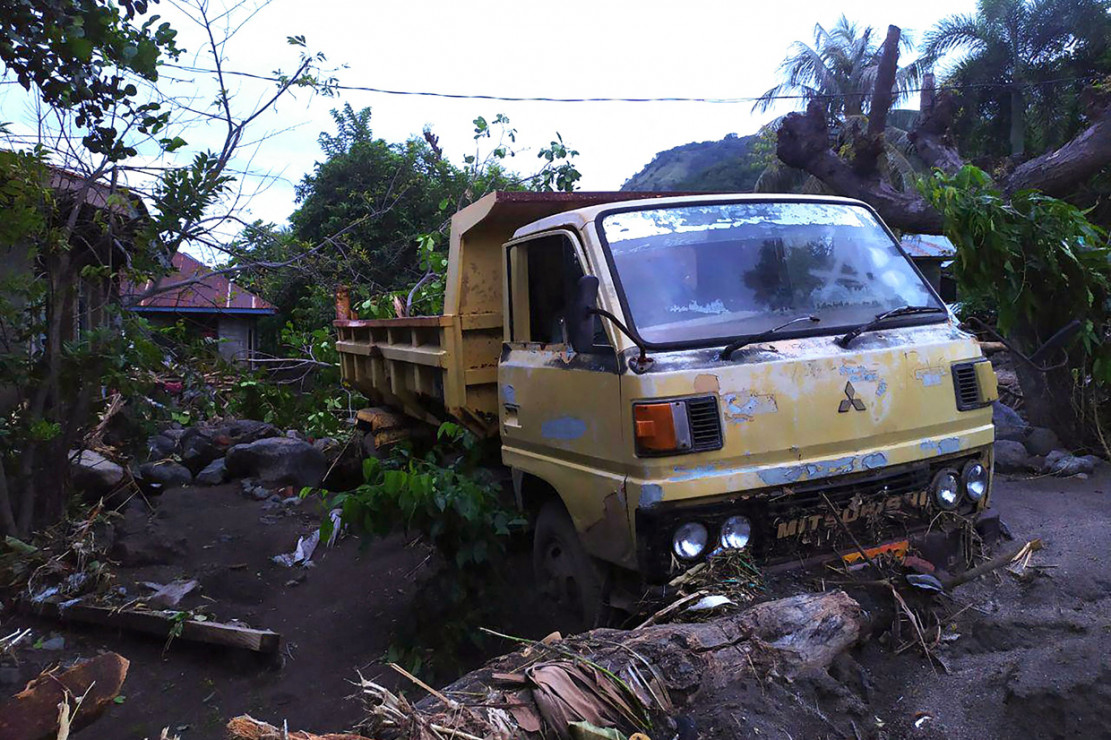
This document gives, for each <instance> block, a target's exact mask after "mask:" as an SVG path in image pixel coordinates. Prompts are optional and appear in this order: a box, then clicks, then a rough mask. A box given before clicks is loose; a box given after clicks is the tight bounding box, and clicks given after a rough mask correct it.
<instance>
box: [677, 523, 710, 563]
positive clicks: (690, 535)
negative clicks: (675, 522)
mask: <svg viewBox="0 0 1111 740" xmlns="http://www.w3.org/2000/svg"><path fill="white" fill-rule="evenodd" d="M707 539H709V535H708V534H707V532H706V527H704V526H703V525H701V524H699V523H698V522H687V523H686V524H684V525H683V526H681V527H679V529H677V530H675V537H674V538H673V539H672V541H671V549H672V550H674V551H675V554H676V555H678V556H679V557H680V558H682V559H683V560H694V559H695V558H697V557H698V556H699V555H701V554H702V551H703V550H705V549H706V540H707Z"/></svg>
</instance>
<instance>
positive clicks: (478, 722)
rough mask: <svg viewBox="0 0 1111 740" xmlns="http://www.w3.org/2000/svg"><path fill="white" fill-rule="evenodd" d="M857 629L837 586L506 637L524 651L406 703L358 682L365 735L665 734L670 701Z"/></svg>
mask: <svg viewBox="0 0 1111 740" xmlns="http://www.w3.org/2000/svg"><path fill="white" fill-rule="evenodd" d="M700 598H701V597H700ZM864 626H865V615H864V611H863V609H861V607H860V605H859V604H858V603H857V602H856V601H854V600H853V599H851V598H849V597H848V596H847V595H846V594H845V593H843V592H840V591H834V592H828V593H822V594H804V595H800V596H794V597H791V598H787V599H780V600H777V601H768V602H764V603H761V604H757V605H755V606H752V607H749V608H748V609H746V610H744V611H741V612H736V613H731V614H726V615H724V616H720V617H718V618H716V619H713V620H711V621H707V622H696V623H690V624H658V625H652V626H649V627H645V628H638V629H636V630H633V631H629V632H622V631H617V630H596V631H594V632H588V633H586V634H583V635H577V636H574V637H570V638H565V639H561V640H555V641H553V642H552V644H550V645H547V644H545V643H543V642H534V641H531V640H519V639H517V638H510V639H515V640H517V641H518V642H522V643H525V644H526V645H527V648H525V649H522V650H520V651H518V652H516V653H513V654H510V655H507V656H503V657H502V658H499V659H497V660H495V661H492V662H491V663H489V664H487V665H486V666H485V667H483V668H481V669H479V670H477V671H474V672H472V673H469V674H467V675H466V676H464V677H462V678H461V679H459V680H458V681H456V682H454V683H453V684H451V685H450V686H448V687H447V688H445V689H443V690H442V692H433V694H432V695H431V696H429V697H427V698H425V699H422V700H421V701H419V702H417V703H416V704H415V705H412V704H410V703H409V702H408V701H406V700H405V699H404V697H401V696H398V695H396V694H394V693H393V692H391V691H389V690H387V689H386V688H384V687H383V686H381V685H380V684H378V683H375V682H374V681H370V680H368V679H365V678H361V680H360V686H361V687H362V690H363V693H364V695H365V700H366V701H367V705H368V710H369V712H370V715H371V718H370V720H369V723H370V726H369V728H368V731H369V734H370V735H372V736H374V737H378V736H388V737H396V738H406V739H415V738H422V739H431V738H436V739H439V740H447V738H476V737H477V738H506V739H508V738H537V737H541V736H546V737H558V738H561V739H562V740H572V739H573V738H576V737H588V738H594V737H606V736H605V735H601V736H599V735H575V734H572V730H571V726H572V724H573V723H576V722H578V723H581V722H588V723H590V724H592V725H594V726H595V728H596V729H602V730H609V729H617V730H619V731H621V732H622V733H623V734H625V735H626V736H627V734H628V733H632V732H641V731H645V732H648V731H651V732H655V729H659V728H664V732H663V733H662V735H661V736H666V737H671V736H672V735H673V734H674V725H672V724H669V723H670V722H671V721H672V720H671V718H672V717H673V716H674V714H675V711H676V709H677V706H676V704H677V703H683V704H685V703H686V702H689V701H690V700H691V697H693V696H696V695H697V694H698V693H699V691H700V690H701V689H707V690H708V689H709V688H711V687H713V686H720V685H722V684H723V682H737V681H745V680H753V679H754V680H757V681H760V682H763V681H765V680H766V679H768V678H770V677H774V676H780V677H786V678H794V677H796V676H799V675H802V674H804V673H807V672H808V671H812V670H814V669H820V668H823V667H826V666H828V665H829V664H830V663H831V662H832V661H833V659H834V658H835V657H836V656H837V655H838V654H840V653H841V652H842V651H843V650H845V649H846V648H848V647H849V646H850V645H852V644H854V643H855V642H856V641H857V640H858V639H859V638H860V636H861V635H862V634H863V631H864ZM491 634H496V633H491ZM502 637H505V636H504V635H502ZM668 727H670V728H671V731H667V728H668ZM580 728H583V729H588V728H585V727H584V726H581V725H580ZM657 734H659V733H657ZM621 736H622V735H616V736H613V737H621ZM634 737H635V735H634Z"/></svg>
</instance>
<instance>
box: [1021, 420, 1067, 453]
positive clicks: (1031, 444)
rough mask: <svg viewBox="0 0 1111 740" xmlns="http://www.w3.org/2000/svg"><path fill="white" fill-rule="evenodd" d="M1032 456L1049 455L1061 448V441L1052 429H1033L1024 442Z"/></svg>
mask: <svg viewBox="0 0 1111 740" xmlns="http://www.w3.org/2000/svg"><path fill="white" fill-rule="evenodd" d="M1022 443H1023V444H1024V445H1026V451H1027V452H1029V453H1030V454H1031V455H1048V454H1049V453H1051V452H1053V451H1054V450H1056V449H1058V448H1059V447H1060V446H1061V440H1059V439H1057V435H1056V434H1055V433H1054V431H1053V430H1052V429H1046V428H1045V427H1033V428H1032V429H1030V432H1029V433H1028V434H1027V435H1026V439H1024V440H1023V441H1022Z"/></svg>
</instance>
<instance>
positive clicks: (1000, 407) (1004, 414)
mask: <svg viewBox="0 0 1111 740" xmlns="http://www.w3.org/2000/svg"><path fill="white" fill-rule="evenodd" d="M991 420H992V423H994V424H995V438H996V439H1009V440H1011V441H1013V442H1023V441H1025V439H1026V435H1027V434H1028V433H1029V431H1030V425H1029V424H1027V423H1026V421H1025V420H1024V419H1023V418H1022V417H1021V416H1019V415H1018V412H1017V411H1015V410H1014V409H1012V408H1011V407H1010V406H1007V405H1006V404H1004V403H1003V402H1001V401H996V402H995V403H993V404H992V405H991Z"/></svg>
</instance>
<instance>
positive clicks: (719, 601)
mask: <svg viewBox="0 0 1111 740" xmlns="http://www.w3.org/2000/svg"><path fill="white" fill-rule="evenodd" d="M732 603H734V601H733V600H732V599H730V598H729V597H728V596H722V595H721V594H710V595H709V596H703V597H702V598H701V599H699V600H698V601H696V602H694V603H693V604H691V605H690V606H688V607H687V611H689V612H702V611H709V610H710V609H717V608H718V607H719V606H725V605H726V604H732Z"/></svg>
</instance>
